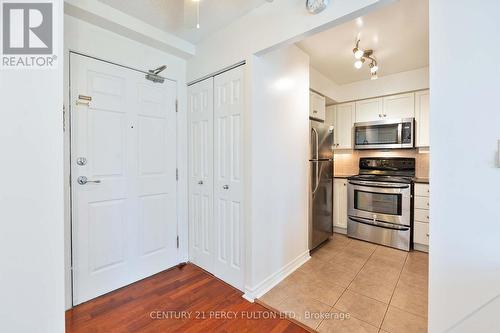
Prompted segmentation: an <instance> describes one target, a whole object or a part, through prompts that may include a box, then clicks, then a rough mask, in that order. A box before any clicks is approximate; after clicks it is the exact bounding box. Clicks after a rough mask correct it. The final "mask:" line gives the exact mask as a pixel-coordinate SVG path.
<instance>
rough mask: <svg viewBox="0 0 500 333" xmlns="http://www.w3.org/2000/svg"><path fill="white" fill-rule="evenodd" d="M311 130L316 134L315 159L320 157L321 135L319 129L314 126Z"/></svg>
mask: <svg viewBox="0 0 500 333" xmlns="http://www.w3.org/2000/svg"><path fill="white" fill-rule="evenodd" d="M311 132H312V133H314V136H315V143H316V145H315V147H314V148H315V149H314V150H315V152H314V155H313V160H315V159H318V158H319V135H318V131H317V130H316V129H315V128H314V127H311Z"/></svg>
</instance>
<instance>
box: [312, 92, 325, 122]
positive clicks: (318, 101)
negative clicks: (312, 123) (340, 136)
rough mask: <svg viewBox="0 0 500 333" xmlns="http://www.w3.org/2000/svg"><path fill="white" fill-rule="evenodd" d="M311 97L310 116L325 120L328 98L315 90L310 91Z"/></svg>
mask: <svg viewBox="0 0 500 333" xmlns="http://www.w3.org/2000/svg"><path fill="white" fill-rule="evenodd" d="M309 98H310V101H309V106H310V110H309V116H310V117H312V118H314V119H318V120H325V112H326V98H325V97H323V96H321V95H318V94H316V93H313V92H311V93H310V97H309Z"/></svg>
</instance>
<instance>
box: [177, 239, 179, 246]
mask: <svg viewBox="0 0 500 333" xmlns="http://www.w3.org/2000/svg"><path fill="white" fill-rule="evenodd" d="M177 248H179V236H177Z"/></svg>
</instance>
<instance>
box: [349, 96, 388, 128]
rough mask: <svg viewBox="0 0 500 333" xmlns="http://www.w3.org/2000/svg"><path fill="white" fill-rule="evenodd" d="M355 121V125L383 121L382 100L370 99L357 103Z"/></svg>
mask: <svg viewBox="0 0 500 333" xmlns="http://www.w3.org/2000/svg"><path fill="white" fill-rule="evenodd" d="M355 105H356V113H355V115H356V116H355V119H356V122H357V123H364V122H367V121H375V120H382V119H384V117H383V114H384V100H383V98H371V99H364V100H361V101H357V102H356V103H355Z"/></svg>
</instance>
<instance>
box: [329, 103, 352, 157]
mask: <svg viewBox="0 0 500 333" xmlns="http://www.w3.org/2000/svg"><path fill="white" fill-rule="evenodd" d="M355 106H356V104H355V103H344V104H338V105H335V107H334V109H333V119H334V125H333V126H334V135H335V144H334V149H352V128H353V126H354V117H355Z"/></svg>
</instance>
